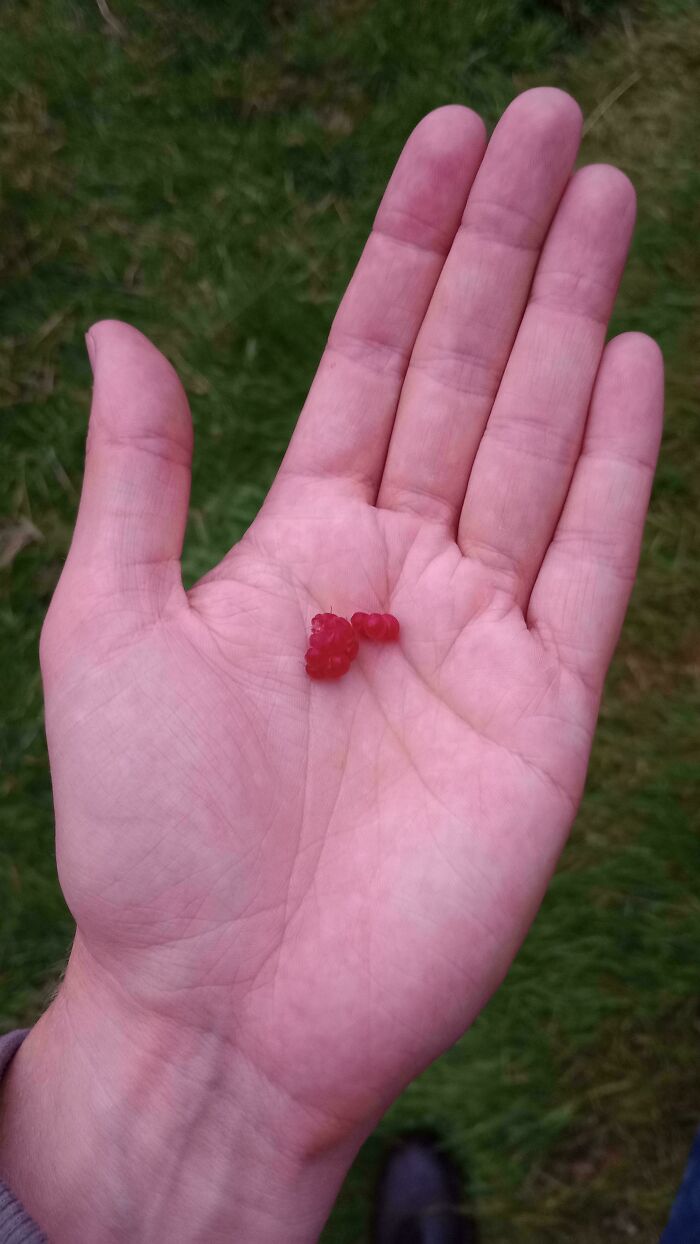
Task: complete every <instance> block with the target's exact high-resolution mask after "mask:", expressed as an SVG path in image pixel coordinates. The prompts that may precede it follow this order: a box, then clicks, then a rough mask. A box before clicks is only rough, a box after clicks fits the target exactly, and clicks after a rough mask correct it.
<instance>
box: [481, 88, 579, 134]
mask: <svg viewBox="0 0 700 1244" xmlns="http://www.w3.org/2000/svg"><path fill="white" fill-rule="evenodd" d="M506 117H508V118H510V119H512V118H513V117H517V118H518V119H522V120H524V121H526V122H527V123H528V126H529V127H531V128H537V129H549V128H550V127H551V126H552V125H555V126H556V127H561V126H562V125H564V126H566V128H567V130H569V131H570V132H571V134H572V135H573V136H575V137H576V140H577V141H578V139H579V138H580V135H581V130H582V129H583V113H582V111H581V108H580V106H579V104H578V103H577V101H576V100H575V99H574V97H573V95H569V93H568V92H567V91H562V90H560V89H559V87H556V86H534V87H531V88H530V89H529V90H527V91H522V92H521V93H520V95H516V97H515V99H514V100H512V101H511V103H510V104H509V105H508V107H507V108H506V110H505V112H504V113H503V117H502V118H501V122H500V124H502V123H503V121H504V120H505V118H506Z"/></svg>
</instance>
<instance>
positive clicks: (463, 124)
mask: <svg viewBox="0 0 700 1244" xmlns="http://www.w3.org/2000/svg"><path fill="white" fill-rule="evenodd" d="M408 141H409V142H416V143H421V144H422V143H427V144H430V145H431V146H432V147H433V148H434V149H436V148H440V147H442V148H443V149H444V150H445V152H447V153H449V152H451V151H453V150H455V149H456V148H457V149H459V148H460V147H461V146H463V145H464V144H465V143H469V144H471V143H474V142H475V141H477V142H481V143H482V144H483V145H484V146H485V145H486V125H485V122H484V121H483V119H482V118H481V117H480V116H479V114H478V112H474V110H473V108H467V107H466V105H465V104H442V105H441V106H440V107H439V108H433V109H432V110H431V111H430V112H427V113H426V114H425V116H424V117H422V118H421V120H420V121H419V122H418V124H417V125H416V126H415V127H414V129H413V130H412V132H411V135H410V137H409V140H408Z"/></svg>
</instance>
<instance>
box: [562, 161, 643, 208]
mask: <svg viewBox="0 0 700 1244" xmlns="http://www.w3.org/2000/svg"><path fill="white" fill-rule="evenodd" d="M571 181H572V184H575V185H576V187H577V188H578V189H579V190H584V191H585V193H586V200H587V202H588V204H589V205H590V207H591V208H593V209H595V208H596V207H603V208H604V209H605V210H606V211H607V212H610V211H615V212H616V213H619V214H620V215H621V216H624V217H625V218H627V217H631V218H632V219H634V216H635V214H636V211H637V192H636V190H635V188H634V184H633V183H632V181H630V178H629V177H628V176H627V174H626V173H623V171H622V169H621V168H617V167H616V166H615V165H614V164H584V165H583V167H582V168H580V169H577V171H576V172H575V173H574V175H573V177H572V179H571Z"/></svg>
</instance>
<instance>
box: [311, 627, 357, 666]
mask: <svg viewBox="0 0 700 1244" xmlns="http://www.w3.org/2000/svg"><path fill="white" fill-rule="evenodd" d="M357 649H358V642H357V636H356V634H355V632H354V631H353V629H352V627H351V625H350V623H349V622H348V620H347V618H341V617H338V615H337V614H335V613H317V614H316V616H315V617H314V618H312V619H311V635H310V636H309V647H308V649H307V651H306V672H307V674H308V675H309V677H310V678H342V676H343V674H347V672H348V670H349V669H350V663H351V661H353V660H354V658H355V657H356V656H357Z"/></svg>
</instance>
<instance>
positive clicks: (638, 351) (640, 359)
mask: <svg viewBox="0 0 700 1244" xmlns="http://www.w3.org/2000/svg"><path fill="white" fill-rule="evenodd" d="M606 354H607V356H608V358H609V359H614V360H615V361H616V362H617V361H618V359H619V363H620V365H621V366H631V367H632V368H633V369H634V370H636V369H638V368H643V369H644V370H645V371H648V373H649V375H654V376H657V375H660V376H661V377H663V372H664V356H663V351H662V349H661V346H660V345H659V343H658V341H655V340H654V338H653V337H650V336H649V334H648V333H639V332H627V333H618V335H617V336H616V337H613V338H612V339H611V340H610V341H609V342H608V345H607V348H606Z"/></svg>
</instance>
